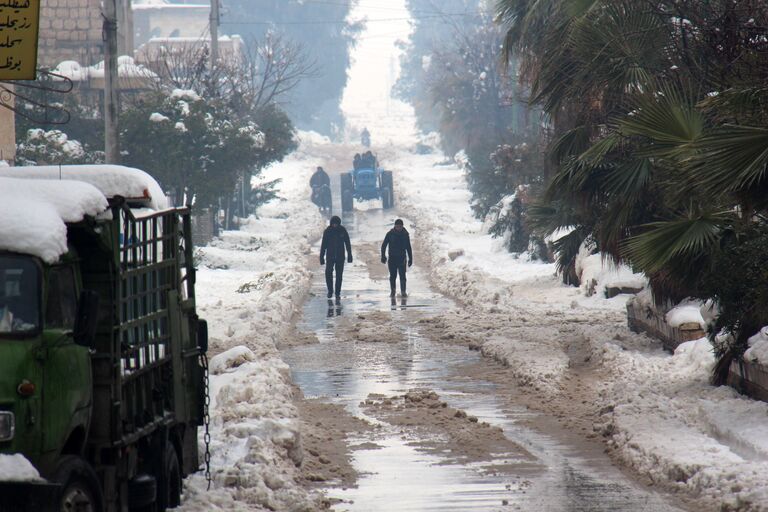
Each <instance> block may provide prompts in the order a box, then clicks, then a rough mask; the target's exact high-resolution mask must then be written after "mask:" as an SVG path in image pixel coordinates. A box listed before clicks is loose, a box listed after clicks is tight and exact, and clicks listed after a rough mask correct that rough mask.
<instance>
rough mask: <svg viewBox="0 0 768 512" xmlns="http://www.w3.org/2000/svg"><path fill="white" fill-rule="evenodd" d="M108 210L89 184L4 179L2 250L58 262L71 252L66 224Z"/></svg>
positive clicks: (0, 182)
mask: <svg viewBox="0 0 768 512" xmlns="http://www.w3.org/2000/svg"><path fill="white" fill-rule="evenodd" d="M6 169H10V168H8V167H6V168H4V169H3V170H6ZM106 209H107V199H106V197H104V194H103V193H101V192H100V191H99V189H97V188H96V187H94V186H93V185H91V184H88V183H85V182H81V181H69V180H67V181H58V180H56V181H54V180H42V179H41V180H34V181H32V180H27V179H15V178H5V177H0V219H1V220H2V221H0V250H5V251H12V252H18V253H23V254H32V255H34V256H38V257H40V258H41V259H43V260H44V261H46V262H49V263H51V262H54V261H56V260H58V259H59V256H61V255H62V254H64V253H65V252H67V227H66V225H65V223H67V222H78V221H80V220H82V219H83V218H84V217H85V216H86V215H89V216H96V215H98V214H100V213H102V212H103V211H104V210H106Z"/></svg>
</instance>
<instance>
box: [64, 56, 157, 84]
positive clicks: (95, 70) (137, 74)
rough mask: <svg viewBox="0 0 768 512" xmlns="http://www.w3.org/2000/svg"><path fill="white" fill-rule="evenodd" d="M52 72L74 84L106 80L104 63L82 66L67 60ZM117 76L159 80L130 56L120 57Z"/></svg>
mask: <svg viewBox="0 0 768 512" xmlns="http://www.w3.org/2000/svg"><path fill="white" fill-rule="evenodd" d="M52 71H53V72H54V73H56V74H59V75H63V76H65V77H67V78H69V79H70V80H72V81H73V82H84V81H86V80H89V79H93V78H104V61H100V62H97V63H96V64H94V65H93V66H82V65H81V64H80V63H79V62H77V61H74V60H65V61H62V62H60V63H59V64H58V66H56V67H55V68H54V69H53V70H52ZM117 76H118V77H119V78H126V79H127V78H140V79H147V80H156V79H157V78H158V77H157V74H156V73H154V72H153V71H152V70H150V69H148V68H146V67H144V66H142V65H140V64H136V62H135V61H134V59H133V57H130V56H128V55H121V56H120V57H118V59H117Z"/></svg>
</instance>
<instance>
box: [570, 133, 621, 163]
mask: <svg viewBox="0 0 768 512" xmlns="http://www.w3.org/2000/svg"><path fill="white" fill-rule="evenodd" d="M619 144H621V136H620V135H619V134H617V133H609V134H608V135H606V136H605V137H603V138H602V139H598V140H596V141H595V142H593V143H592V145H591V146H590V147H589V149H587V150H586V151H584V152H583V153H582V154H581V155H579V161H580V162H581V163H583V164H585V165H591V166H593V167H594V166H597V165H601V164H604V163H605V157H606V156H607V155H608V153H610V152H612V151H613V150H614V149H616V147H618V146H619Z"/></svg>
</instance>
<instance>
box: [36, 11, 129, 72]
mask: <svg viewBox="0 0 768 512" xmlns="http://www.w3.org/2000/svg"><path fill="white" fill-rule="evenodd" d="M116 2H117V14H118V19H117V26H118V50H119V53H120V54H121V55H122V54H128V55H132V54H133V15H132V11H131V0H116ZM101 3H102V0H41V3H40V35H39V48H38V57H37V62H38V67H47V68H53V67H56V65H57V64H58V63H59V62H62V61H77V62H80V63H82V64H83V65H86V66H88V65H91V64H95V63H96V62H99V61H101V60H103V59H104V57H103V45H104V42H103V37H102V28H103V18H102V15H101Z"/></svg>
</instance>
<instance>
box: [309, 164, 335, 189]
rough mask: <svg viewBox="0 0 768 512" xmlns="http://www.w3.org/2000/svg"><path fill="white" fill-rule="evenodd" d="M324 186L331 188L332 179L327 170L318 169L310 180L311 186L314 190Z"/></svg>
mask: <svg viewBox="0 0 768 512" xmlns="http://www.w3.org/2000/svg"><path fill="white" fill-rule="evenodd" d="M323 185H328V186H329V187H330V186H331V178H330V177H329V176H328V173H327V172H325V169H323V168H322V167H318V168H317V170H316V171H315V173H314V174H313V175H312V177H311V178H309V186H310V187H312V188H316V187H322V186H323Z"/></svg>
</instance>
